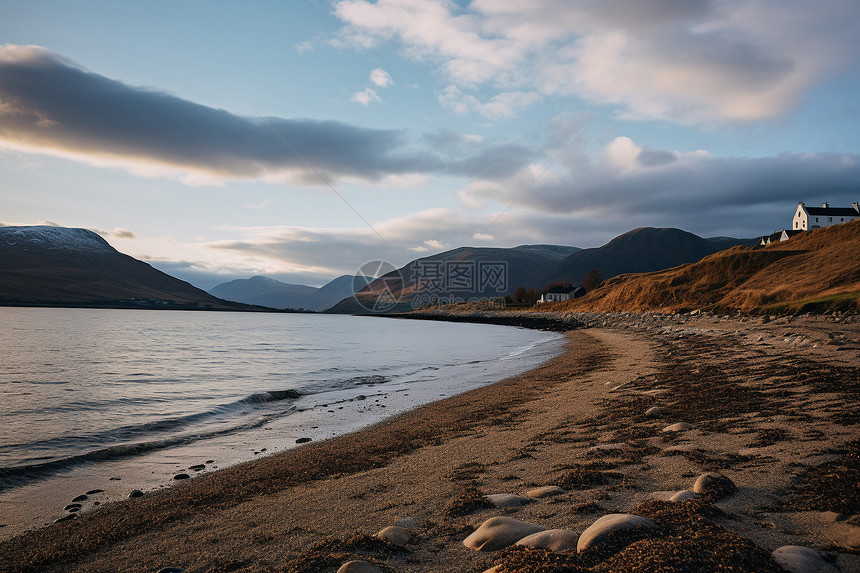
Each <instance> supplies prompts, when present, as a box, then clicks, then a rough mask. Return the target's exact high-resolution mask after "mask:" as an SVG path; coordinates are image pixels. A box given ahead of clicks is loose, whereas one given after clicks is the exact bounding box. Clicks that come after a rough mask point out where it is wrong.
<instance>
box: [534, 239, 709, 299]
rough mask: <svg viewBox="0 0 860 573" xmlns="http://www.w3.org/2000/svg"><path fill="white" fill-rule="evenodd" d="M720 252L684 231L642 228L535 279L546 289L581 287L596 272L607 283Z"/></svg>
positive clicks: (579, 254) (569, 259)
mask: <svg viewBox="0 0 860 573" xmlns="http://www.w3.org/2000/svg"><path fill="white" fill-rule="evenodd" d="M718 250H720V248H718V247H716V246H715V245H713V244H712V243H710V242H709V241H707V240H705V239H703V238H701V237H699V236H697V235H694V234H692V233H688V232H686V231H682V230H680V229H671V228H669V229H655V228H653V227H641V228H639V229H634V230H632V231H628V232H626V233H624V234H623V235H619V236H618V237H615V238H614V239H612V240H611V241H609V242H608V243H606V244H605V245H603V246H602V247H597V248H593V249H583V250H581V251H578V252H576V253H573V254H572V255H570V256H568V257H566V258H565V259H563V260H561V261H559V262H558V263H556V264H555V265H552V266H551V267H549V268H547V269H545V271H544V272H543V273H541V274H540V275H538V276H537V277H536V278H535V279H534V283H533V286H536V287H537V288H542V287H544V286H546V285H547V284H550V283H554V282H570V283H573V284H581V283H582V281H583V279H584V278H585V275H587V274H588V272H589V271H590V270H592V269H596V270H598V271H600V274H601V276H602V277H603V279H604V280H606V279H609V278H612V277H614V276H617V275H621V274H625V273H647V272H651V271H659V270H662V269H668V268H671V267H676V266H678V265H683V264H685V263H693V262H696V261H698V260H701V259H702V257H705V256H707V255H710V254H713V253H715V252H717V251H718Z"/></svg>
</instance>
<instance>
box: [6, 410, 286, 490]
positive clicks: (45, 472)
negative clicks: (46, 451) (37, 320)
mask: <svg viewBox="0 0 860 573" xmlns="http://www.w3.org/2000/svg"><path fill="white" fill-rule="evenodd" d="M269 420H270V418H266V417H263V418H259V419H257V420H255V421H253V422H249V423H246V424H241V425H237V426H232V427H230V428H222V429H220V430H212V431H209V432H201V433H197V434H194V435H190V436H176V437H172V438H164V439H160V440H150V441H145V442H137V443H133V444H119V445H116V446H109V447H107V448H99V449H97V450H92V451H89V452H86V453H83V454H78V455H75V456H69V457H66V458H62V459H56V460H51V461H46V462H38V463H29V464H22V465H19V466H11V467H7V468H0V491H3V490H4V489H9V488H13V487H18V486H21V485H24V484H26V483H28V482H32V481H36V480H39V479H44V478H48V477H52V476H53V475H55V474H57V473H59V472H62V471H65V470H68V469H71V468H73V467H74V466H77V465H80V464H84V463H89V462H102V461H109V460H116V459H120V458H125V457H129V456H137V455H140V454H144V453H147V452H152V451H155V450H161V449H164V448H170V447H174V446H179V445H183V444H187V443H190V442H194V441H197V440H203V439H206V438H214V437H217V436H225V435H228V434H232V433H235V432H241V431H245V430H251V429H254V428H258V427H260V426H262V425H263V424H265V423H266V422H268V421H269Z"/></svg>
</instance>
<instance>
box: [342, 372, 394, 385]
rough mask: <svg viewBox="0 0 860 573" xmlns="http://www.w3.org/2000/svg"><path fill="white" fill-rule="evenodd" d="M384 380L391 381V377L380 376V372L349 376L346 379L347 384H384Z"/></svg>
mask: <svg viewBox="0 0 860 573" xmlns="http://www.w3.org/2000/svg"><path fill="white" fill-rule="evenodd" d="M386 382H391V378H389V377H388V376H382V375H380V374H372V375H370V376H356V377H355V378H350V379H349V380H347V381H346V383H347V384H364V385H369V384H385V383H386Z"/></svg>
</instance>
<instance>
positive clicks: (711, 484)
mask: <svg viewBox="0 0 860 573" xmlns="http://www.w3.org/2000/svg"><path fill="white" fill-rule="evenodd" d="M736 489H738V488H737V486H736V485H735V482H733V481H732V480H730V479H729V478H727V477H726V476H724V475H723V474H720V473H716V472H708V473H704V474H702V475H700V476H699V477H698V479H696V483H695V484H693V493H697V494H699V495H711V496H713V497H715V498H716V499H720V498H721V497H725V496H727V495H729V494H731V493H733V492H734V491H735V490H736Z"/></svg>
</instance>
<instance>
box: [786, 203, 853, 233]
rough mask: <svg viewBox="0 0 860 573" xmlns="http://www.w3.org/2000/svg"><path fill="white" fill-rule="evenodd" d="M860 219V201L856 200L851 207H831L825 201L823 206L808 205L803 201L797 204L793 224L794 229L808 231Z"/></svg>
mask: <svg viewBox="0 0 860 573" xmlns="http://www.w3.org/2000/svg"><path fill="white" fill-rule="evenodd" d="M855 219H860V203H858V202H857V201H854V202H853V203H851V206H850V207H831V206H830V205H829V204H828V203H824V204H823V205H822V206H821V207H807V206H806V205H805V204H804V203H803V201H801V202H800V203H798V204H797V211H795V213H794V221H793V224H792V230H793V231H808V230H810V229H818V228H820V227H830V226H831V225H838V224H840V223H847V222H849V221H854V220H855Z"/></svg>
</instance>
